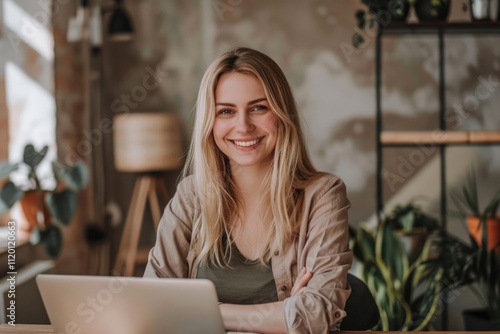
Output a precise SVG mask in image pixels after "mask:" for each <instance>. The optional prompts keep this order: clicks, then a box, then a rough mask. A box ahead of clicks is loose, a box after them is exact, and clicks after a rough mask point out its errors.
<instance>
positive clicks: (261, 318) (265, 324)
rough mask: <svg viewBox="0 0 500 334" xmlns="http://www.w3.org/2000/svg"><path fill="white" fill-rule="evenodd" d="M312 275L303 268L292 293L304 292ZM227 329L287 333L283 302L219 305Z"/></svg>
mask: <svg viewBox="0 0 500 334" xmlns="http://www.w3.org/2000/svg"><path fill="white" fill-rule="evenodd" d="M311 277H312V273H311V272H308V271H306V268H303V269H302V271H301V272H300V273H299V276H298V277H297V280H296V282H295V284H294V286H293V288H292V291H291V295H292V296H296V295H300V294H302V293H303V292H304V287H305V286H306V285H307V282H309V280H310V279H311ZM219 308H220V311H221V314H222V319H223V320H224V327H225V328H226V330H231V331H240V332H258V333H286V324H285V318H284V310H283V302H282V301H281V302H275V303H267V304H255V305H235V304H221V305H220V306H219Z"/></svg>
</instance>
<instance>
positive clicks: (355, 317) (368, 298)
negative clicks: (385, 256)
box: [340, 274, 380, 331]
mask: <svg viewBox="0 0 500 334" xmlns="http://www.w3.org/2000/svg"><path fill="white" fill-rule="evenodd" d="M347 282H349V285H350V286H351V295H350V296H349V299H347V302H346V305H345V309H344V310H345V311H346V313H347V316H346V317H345V318H344V319H343V320H342V323H341V324H340V330H343V331H366V330H370V329H372V328H373V327H374V326H375V325H377V324H378V322H379V320H380V313H379V311H378V307H377V304H376V303H375V299H374V298H373V296H372V294H371V292H370V290H369V289H368V287H367V286H366V284H365V283H364V282H363V281H362V280H360V279H359V278H357V277H356V276H353V275H351V274H347Z"/></svg>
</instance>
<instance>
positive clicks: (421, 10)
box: [415, 0, 451, 22]
mask: <svg viewBox="0 0 500 334" xmlns="http://www.w3.org/2000/svg"><path fill="white" fill-rule="evenodd" d="M450 1H451V0H442V1H439V3H437V4H435V3H434V1H433V0H417V1H416V2H415V12H416V13H417V17H418V19H419V21H420V22H442V21H446V19H448V15H449V14H450Z"/></svg>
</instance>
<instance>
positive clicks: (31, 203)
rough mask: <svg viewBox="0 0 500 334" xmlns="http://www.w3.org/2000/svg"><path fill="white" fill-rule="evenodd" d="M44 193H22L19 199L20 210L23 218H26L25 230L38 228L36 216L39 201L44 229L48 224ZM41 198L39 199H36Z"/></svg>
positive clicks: (48, 218)
mask: <svg viewBox="0 0 500 334" xmlns="http://www.w3.org/2000/svg"><path fill="white" fill-rule="evenodd" d="M45 194H46V192H45V191H41V192H40V191H27V192H26V193H24V196H23V198H22V199H21V201H20V203H21V209H22V210H23V214H24V217H25V218H26V221H27V224H26V225H25V226H26V228H25V229H26V230H28V231H31V230H32V229H33V228H35V227H37V226H38V220H37V214H38V211H39V210H40V209H39V208H40V207H39V201H41V203H42V208H41V209H42V210H43V217H44V222H45V227H47V226H48V225H49V223H50V213H49V209H48V208H47V205H46V204H45ZM39 196H41V198H40V199H39V198H38V197H39Z"/></svg>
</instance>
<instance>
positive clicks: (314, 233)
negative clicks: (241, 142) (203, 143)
mask: <svg viewBox="0 0 500 334" xmlns="http://www.w3.org/2000/svg"><path fill="white" fill-rule="evenodd" d="M304 194H305V200H304V210H303V213H302V217H301V228H300V233H299V236H298V238H297V239H296V240H295V242H294V243H293V244H291V245H290V246H289V247H288V248H287V250H286V251H285V252H284V253H279V252H276V253H275V254H274V256H273V257H272V260H271V261H272V270H273V275H274V280H275V282H276V289H277V291H278V299H279V300H280V301H284V317H285V321H286V325H287V331H288V332H289V333H314V334H317V333H327V332H328V331H329V330H336V329H338V325H339V323H340V321H341V320H342V318H344V317H345V315H346V313H345V312H344V310H343V309H344V306H345V303H346V300H347V298H348V297H349V294H350V292H351V289H350V287H349V285H348V283H347V272H348V270H349V268H350V267H351V263H352V252H351V251H350V250H349V243H348V239H349V233H348V213H347V212H348V209H349V207H350V206H351V205H350V203H349V200H348V199H347V196H346V188H345V185H344V183H343V182H342V180H341V179H339V178H338V177H336V176H333V175H330V174H325V175H324V176H322V177H320V178H319V179H317V180H316V181H315V182H313V183H312V184H311V185H309V186H307V187H306V189H305V193H304ZM199 198H200V196H199V195H198V194H197V191H196V189H195V188H194V184H193V178H192V177H187V178H185V179H184V180H182V181H181V182H180V183H179V185H178V187H177V192H176V194H175V196H174V197H173V198H172V200H171V201H170V202H169V204H168V205H167V207H166V208H165V211H164V213H163V217H162V219H161V221H160V224H159V226H158V234H157V240H156V244H155V246H154V247H153V249H152V250H151V252H150V254H149V261H148V264H147V267H146V271H145V273H144V277H159V278H186V277H189V278H195V277H196V271H197V268H198V264H197V254H195V253H196V252H195V250H194V249H196V247H195V244H196V238H192V223H193V222H194V221H196V217H198V216H199V214H200V204H199ZM192 241H193V242H192ZM304 266H306V267H307V269H308V270H309V271H312V272H313V276H312V278H311V279H310V281H309V283H308V284H307V287H306V288H305V289H304V293H303V294H301V295H298V296H293V297H290V291H291V289H292V286H293V283H294V282H295V279H296V277H297V275H298V271H300V269H301V268H302V267H304Z"/></svg>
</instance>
